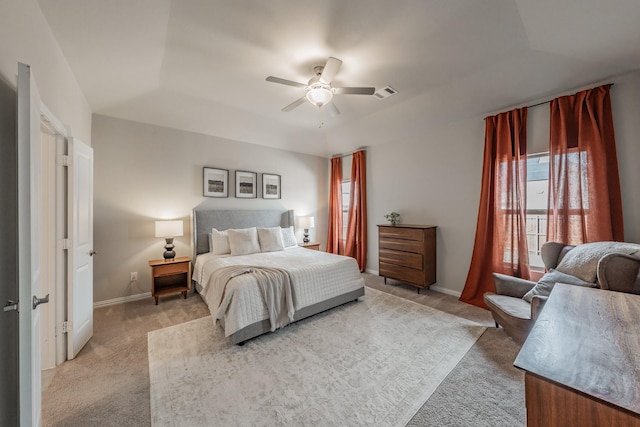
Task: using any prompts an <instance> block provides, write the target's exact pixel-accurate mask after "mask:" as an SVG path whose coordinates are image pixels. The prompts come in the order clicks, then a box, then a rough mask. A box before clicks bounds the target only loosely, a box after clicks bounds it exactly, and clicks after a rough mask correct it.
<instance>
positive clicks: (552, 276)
mask: <svg viewBox="0 0 640 427" xmlns="http://www.w3.org/2000/svg"><path fill="white" fill-rule="evenodd" d="M556 283H566V284H568V285H576V286H587V287H589V288H595V287H596V284H595V283H589V282H585V281H584V280H581V279H578V278H577V277H575V276H571V275H569V274H565V273H563V272H561V271H558V270H554V269H550V270H549V272H548V273H547V274H545V275H544V276H542V277H541V278H540V280H539V281H538V283H537V284H536V285H535V286H534V287H533V289H531V290H530V291H529V292H527V293H526V294H524V296H523V297H522V299H523V300H525V301H527V302H531V300H532V299H533V297H534V295H541V296H549V294H550V293H551V290H552V289H553V287H554V286H555V284H556Z"/></svg>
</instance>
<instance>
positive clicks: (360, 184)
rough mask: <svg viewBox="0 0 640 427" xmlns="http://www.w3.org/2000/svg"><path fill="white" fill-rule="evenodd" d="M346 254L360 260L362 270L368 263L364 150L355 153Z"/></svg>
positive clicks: (352, 167) (352, 165) (352, 168)
mask: <svg viewBox="0 0 640 427" xmlns="http://www.w3.org/2000/svg"><path fill="white" fill-rule="evenodd" d="M349 200H350V205H349V224H348V226H347V243H346V247H345V255H348V256H352V257H354V258H355V259H356V261H358V265H359V266H360V271H364V269H365V267H366V265H367V173H366V166H365V155H364V151H357V152H355V153H353V161H352V163H351V198H350V199H349Z"/></svg>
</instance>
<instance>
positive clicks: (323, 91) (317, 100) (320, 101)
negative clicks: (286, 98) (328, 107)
mask: <svg viewBox="0 0 640 427" xmlns="http://www.w3.org/2000/svg"><path fill="white" fill-rule="evenodd" d="M332 98H333V92H331V90H330V89H328V88H327V87H325V86H324V85H322V84H314V85H313V86H311V89H309V91H308V92H307V100H309V102H310V103H312V104H313V105H315V106H316V107H318V108H320V107H322V106H323V105H325V104H328V103H329V102H331V99H332Z"/></svg>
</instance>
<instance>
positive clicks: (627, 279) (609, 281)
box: [484, 242, 640, 344]
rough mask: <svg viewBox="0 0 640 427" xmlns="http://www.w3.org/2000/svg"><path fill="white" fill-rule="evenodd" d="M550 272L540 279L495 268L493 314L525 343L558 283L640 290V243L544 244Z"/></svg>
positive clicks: (491, 295) (489, 298) (488, 298)
mask: <svg viewBox="0 0 640 427" xmlns="http://www.w3.org/2000/svg"><path fill="white" fill-rule="evenodd" d="M541 250H542V261H543V262H544V265H545V267H546V269H547V273H546V274H545V275H544V276H543V277H542V278H541V279H540V281H538V283H536V282H532V281H529V280H524V279H519V278H517V277H511V276H507V275H504V274H499V273H494V274H493V280H494V285H495V290H496V291H495V293H493V292H487V293H485V294H484V302H485V303H486V304H487V306H488V307H489V310H491V315H492V316H493V319H494V320H495V322H496V327H497V326H498V325H500V326H502V327H503V328H504V330H505V332H506V333H507V334H508V335H509V336H510V337H511V338H513V339H514V341H516V342H518V343H520V344H522V343H523V342H524V340H525V339H526V338H527V335H528V334H529V331H530V330H531V327H532V326H533V323H534V322H535V320H536V318H537V316H538V314H539V313H540V310H542V308H543V306H544V303H545V302H546V300H547V298H548V295H549V293H550V292H551V290H552V288H553V285H555V283H568V284H571V285H577V286H589V287H598V288H601V289H608V290H612V291H618V292H627V293H634V294H640V274H639V272H640V245H636V244H632V243H620V242H596V243H587V244H584V245H578V246H568V245H564V244H562V243H558V242H547V243H545V244H544V245H543V246H542V249H541Z"/></svg>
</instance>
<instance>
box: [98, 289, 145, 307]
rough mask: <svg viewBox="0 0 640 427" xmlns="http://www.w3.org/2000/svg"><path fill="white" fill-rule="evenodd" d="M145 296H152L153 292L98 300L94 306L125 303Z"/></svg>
mask: <svg viewBox="0 0 640 427" xmlns="http://www.w3.org/2000/svg"><path fill="white" fill-rule="evenodd" d="M145 298H151V292H145V293H143V294H136V295H129V296H126V297H118V298H113V299H107V300H104V301H98V302H94V303H93V308H94V309H96V308H100V307H106V306H109V305H116V304H123V303H125V302H131V301H138V300H141V299H145Z"/></svg>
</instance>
